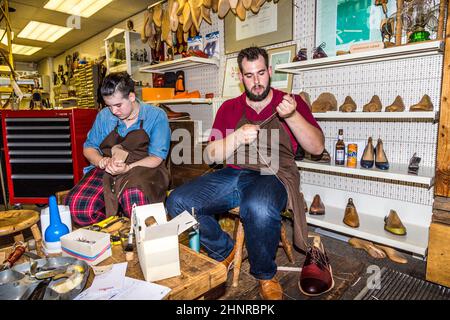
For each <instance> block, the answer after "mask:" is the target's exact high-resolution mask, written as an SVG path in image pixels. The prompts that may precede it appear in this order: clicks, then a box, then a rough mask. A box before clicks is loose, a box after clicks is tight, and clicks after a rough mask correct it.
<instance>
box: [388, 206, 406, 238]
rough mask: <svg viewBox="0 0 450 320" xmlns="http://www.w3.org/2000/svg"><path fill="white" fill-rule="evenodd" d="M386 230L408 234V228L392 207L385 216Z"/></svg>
mask: <svg viewBox="0 0 450 320" xmlns="http://www.w3.org/2000/svg"><path fill="white" fill-rule="evenodd" d="M384 230H386V231H389V232H390V233H392V234H395V235H398V236H404V235H406V228H405V226H404V225H403V223H402V221H401V220H400V217H399V216H398V214H397V212H396V211H395V210H392V209H391V211H390V212H389V215H388V216H387V217H385V218H384Z"/></svg>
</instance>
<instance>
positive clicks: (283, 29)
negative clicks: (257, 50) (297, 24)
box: [224, 0, 293, 54]
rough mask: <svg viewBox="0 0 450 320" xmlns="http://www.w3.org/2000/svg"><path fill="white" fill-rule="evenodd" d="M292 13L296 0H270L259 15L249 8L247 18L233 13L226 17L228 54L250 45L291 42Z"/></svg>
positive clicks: (261, 45)
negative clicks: (275, 0) (277, 0)
mask: <svg viewBox="0 0 450 320" xmlns="http://www.w3.org/2000/svg"><path fill="white" fill-rule="evenodd" d="M292 13H293V5H292V0H283V1H279V2H277V3H274V2H273V1H271V2H267V1H266V2H265V3H264V4H263V5H262V7H261V8H260V10H259V12H258V13H257V14H254V13H252V11H251V10H247V12H246V18H245V20H244V21H241V20H240V19H239V18H238V17H236V16H235V15H234V14H233V13H231V12H229V13H228V14H227V15H226V17H225V19H224V31H225V32H224V36H225V54H230V53H233V52H238V51H239V50H241V49H243V48H247V47H250V46H259V47H264V46H268V45H271V44H276V43H282V42H287V41H291V40H292V37H293V17H292V16H293V14H292Z"/></svg>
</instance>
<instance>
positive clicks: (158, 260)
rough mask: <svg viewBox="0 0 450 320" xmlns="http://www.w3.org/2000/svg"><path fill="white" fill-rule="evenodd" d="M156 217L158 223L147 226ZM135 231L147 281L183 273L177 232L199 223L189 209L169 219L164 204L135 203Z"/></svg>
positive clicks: (133, 218)
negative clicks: (137, 204) (139, 204)
mask: <svg viewBox="0 0 450 320" xmlns="http://www.w3.org/2000/svg"><path fill="white" fill-rule="evenodd" d="M151 216H152V217H154V218H155V220H156V223H157V224H154V225H151V226H148V227H147V226H146V225H145V220H146V219H147V218H148V217H151ZM131 219H132V223H133V230H134V234H135V237H136V247H137V252H138V257H139V263H140V265H141V269H142V273H143V274H144V278H145V280H146V281H158V280H162V279H166V278H170V277H175V276H178V275H180V274H181V272H180V255H179V244H178V235H180V234H181V233H182V232H184V231H186V230H187V229H189V228H190V227H192V226H195V225H196V224H197V221H196V220H195V219H194V217H192V215H190V214H189V213H188V212H187V211H184V212H183V213H181V214H180V215H178V216H177V217H175V218H174V219H172V220H170V221H169V222H167V215H166V209H165V208H164V204H163V203H162V202H161V203H154V204H148V205H144V206H134V207H133V212H132V218H131Z"/></svg>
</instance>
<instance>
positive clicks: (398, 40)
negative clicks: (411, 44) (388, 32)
mask: <svg viewBox="0 0 450 320" xmlns="http://www.w3.org/2000/svg"><path fill="white" fill-rule="evenodd" d="M402 11H403V0H397V17H396V25H395V45H396V46H399V45H401V44H402V33H403V32H402V30H403V21H402Z"/></svg>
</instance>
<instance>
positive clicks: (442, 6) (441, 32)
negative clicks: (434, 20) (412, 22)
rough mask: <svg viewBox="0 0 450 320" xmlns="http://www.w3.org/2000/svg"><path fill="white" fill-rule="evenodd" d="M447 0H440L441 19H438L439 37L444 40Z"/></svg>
mask: <svg viewBox="0 0 450 320" xmlns="http://www.w3.org/2000/svg"><path fill="white" fill-rule="evenodd" d="M446 2H447V0H441V1H440V2H439V20H438V30H437V39H438V40H442V38H443V37H444V20H445V3H446Z"/></svg>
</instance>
